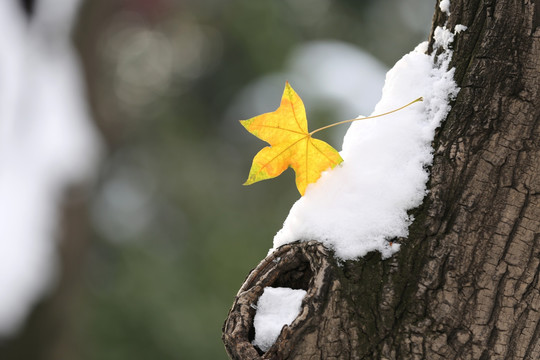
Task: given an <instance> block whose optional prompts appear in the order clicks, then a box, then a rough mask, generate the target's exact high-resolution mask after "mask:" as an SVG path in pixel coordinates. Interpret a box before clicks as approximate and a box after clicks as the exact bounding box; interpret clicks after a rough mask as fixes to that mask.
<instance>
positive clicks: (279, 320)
mask: <svg viewBox="0 0 540 360" xmlns="http://www.w3.org/2000/svg"><path fill="white" fill-rule="evenodd" d="M305 296H306V291H305V290H296V289H290V288H273V287H266V288H264V292H263V294H262V295H261V297H260V298H259V301H258V302H257V312H256V313H255V318H254V319H253V326H254V328H255V340H253V345H256V346H258V347H259V348H260V349H261V350H262V351H268V349H270V347H271V346H272V345H273V344H274V342H275V341H276V339H277V337H278V336H279V334H280V333H281V329H282V328H283V326H285V325H290V324H291V323H292V322H293V321H294V319H296V317H297V316H298V315H299V314H300V310H301V306H302V299H304V297H305Z"/></svg>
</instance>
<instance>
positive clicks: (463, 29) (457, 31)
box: [454, 24, 468, 34]
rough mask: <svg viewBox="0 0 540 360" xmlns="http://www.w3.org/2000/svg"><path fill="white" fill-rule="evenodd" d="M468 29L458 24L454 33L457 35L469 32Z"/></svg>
mask: <svg viewBox="0 0 540 360" xmlns="http://www.w3.org/2000/svg"><path fill="white" fill-rule="evenodd" d="M467 29H468V28H467V26H465V25H461V24H457V25H456V26H455V27H454V33H455V34H459V33H460V32H462V31H465V30H467Z"/></svg>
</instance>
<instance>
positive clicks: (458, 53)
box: [223, 0, 540, 360]
mask: <svg viewBox="0 0 540 360" xmlns="http://www.w3.org/2000/svg"><path fill="white" fill-rule="evenodd" d="M444 24H446V26H447V27H448V28H449V29H453V28H454V26H455V25H456V24H463V25H466V26H467V27H468V29H467V30H466V31H465V32H462V33H460V34H459V35H457V36H456V39H455V41H454V44H453V47H454V55H453V59H452V64H451V65H452V66H454V67H455V69H456V71H455V75H454V77H455V81H456V83H457V84H458V86H459V87H460V88H461V91H460V92H459V94H458V97H457V98H456V100H455V102H454V103H453V104H452V109H451V111H450V113H449V114H448V117H447V119H446V121H445V122H444V124H443V125H442V126H441V128H440V129H438V131H437V134H436V138H435V141H434V143H433V145H434V149H435V153H434V161H433V165H432V168H431V179H430V181H429V183H428V188H429V190H430V192H429V195H428V196H426V198H425V199H424V203H423V204H422V206H420V207H419V208H417V209H415V210H414V211H413V212H412V213H413V215H414V217H415V219H416V220H415V222H414V223H413V224H412V225H411V227H410V235H409V237H408V238H407V239H401V242H402V246H401V250H400V252H399V253H397V254H396V255H394V256H393V257H392V258H390V259H387V260H381V258H380V255H379V254H378V253H371V254H368V256H366V257H364V258H362V259H360V260H358V261H347V262H345V263H342V264H338V262H337V261H336V260H335V259H334V257H333V255H332V253H331V252H330V251H328V250H327V249H324V247H323V246H322V245H320V244H317V243H314V242H308V243H294V244H289V245H285V246H284V247H281V248H280V249H278V250H276V252H274V253H273V254H271V255H270V256H269V257H267V258H266V259H265V260H263V262H262V263H261V264H260V265H259V266H258V267H257V268H256V269H255V270H254V271H253V272H252V273H251V274H250V276H249V277H248V279H247V280H246V282H245V283H244V285H243V286H242V288H241V289H240V291H239V293H238V295H237V297H236V299H235V302H234V304H233V307H232V309H231V311H230V313H229V317H228V318H227V320H226V322H225V325H224V329H223V330H224V335H223V339H224V342H225V346H226V349H227V352H228V354H229V356H230V357H231V358H233V359H430V360H435V359H486V360H487V359H520V360H521V359H529V360H532V359H540V265H539V264H540V204H539V200H540V196H539V195H540V126H539V124H540V0H534V2H533V1H531V0H522V1H517V0H499V1H488V0H469V1H466V0H452V1H451V7H450V15H449V16H447V14H445V13H443V12H441V11H440V9H439V7H438V6H436V11H435V15H434V18H433V27H432V35H431V36H430V45H432V44H433V31H434V29H435V27H436V26H443V25H444ZM430 48H432V46H430ZM278 258H280V260H279V261H276V259H278ZM291 275H294V276H291ZM295 278H299V279H301V280H300V281H297V280H294V279H295ZM265 286H288V287H293V288H295V287H296V288H304V289H306V290H307V291H308V295H307V296H306V298H305V299H304V302H303V305H302V306H303V307H302V312H301V314H300V315H299V317H298V318H297V319H296V320H295V321H294V322H293V323H292V324H291V325H290V326H285V327H284V328H283V330H282V332H281V334H280V336H279V338H278V340H277V341H276V343H275V344H274V345H273V346H272V347H271V348H270V349H269V350H268V351H267V352H266V353H263V352H261V351H259V350H257V349H255V348H254V347H253V346H252V345H251V341H252V340H253V325H252V324H253V316H254V313H255V311H254V309H252V308H251V307H250V305H251V304H254V303H256V301H257V298H258V296H260V294H261V293H262V290H263V288H264V287H265Z"/></svg>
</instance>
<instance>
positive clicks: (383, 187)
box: [271, 2, 459, 260]
mask: <svg viewBox="0 0 540 360" xmlns="http://www.w3.org/2000/svg"><path fill="white" fill-rule="evenodd" d="M446 3H447V2H444V4H446ZM444 4H443V5H444ZM453 39H454V34H453V33H452V32H450V31H449V30H447V29H446V28H440V27H439V28H437V29H436V30H435V47H436V48H437V47H438V48H442V50H443V52H442V54H440V55H439V56H438V58H437V61H435V59H434V55H427V54H426V53H425V52H426V50H427V43H422V44H420V45H419V46H417V47H416V49H415V50H414V51H412V52H411V53H409V54H407V55H405V56H404V57H403V58H402V59H401V60H399V61H398V62H397V63H396V64H395V66H394V67H393V68H392V69H391V70H390V71H389V72H388V73H387V75H386V81H385V84H384V88H383V94H382V98H381V100H380V101H379V103H378V104H377V105H376V107H375V109H374V111H373V113H372V114H373V115H376V114H381V113H384V112H387V111H390V110H393V109H396V108H399V107H401V106H403V105H405V104H407V103H409V102H411V101H412V100H414V99H416V98H418V97H420V96H422V97H423V98H424V101H423V102H421V103H415V104H413V105H412V106H410V107H407V108H406V109H404V110H401V111H399V112H397V113H394V114H391V115H388V116H384V117H381V118H377V119H371V120H366V121H356V122H354V123H352V124H351V126H350V128H349V130H348V131H347V134H346V135H345V138H344V141H343V150H342V151H341V156H342V157H343V159H344V162H343V163H342V164H341V165H340V166H338V167H336V168H334V169H333V170H331V171H327V172H324V173H323V174H322V176H321V178H320V179H319V181H318V182H317V183H316V184H311V185H309V186H308V188H307V190H306V194H305V195H304V196H303V197H302V198H300V199H299V200H298V201H297V202H296V203H295V204H294V205H293V207H292V208H291V210H290V213H289V216H288V217H287V219H286V220H285V222H284V224H283V228H282V229H281V230H280V231H279V232H278V233H277V234H276V236H275V237H274V248H273V249H271V251H272V250H274V249H275V248H277V247H279V246H281V245H283V244H286V243H290V242H294V241H297V240H304V241H307V240H317V241H320V242H322V243H323V244H324V245H326V246H327V247H329V248H331V249H333V250H335V253H336V255H337V256H338V257H339V258H341V259H344V260H347V259H354V258H358V257H362V256H364V255H365V254H367V253H368V252H370V251H374V250H377V251H380V252H381V254H382V257H383V258H387V257H390V256H391V255H392V254H394V253H395V252H397V251H398V250H399V244H396V243H391V242H390V241H392V239H395V238H399V237H406V236H408V227H409V225H410V224H411V223H412V221H413V219H412V218H411V217H410V216H409V215H408V214H407V211H408V210H411V209H413V208H415V207H417V206H419V205H420V204H421V203H422V200H423V198H424V196H425V194H426V182H427V181H428V178H429V173H428V170H427V167H428V166H429V165H430V164H431V162H432V158H433V156H432V151H433V150H432V148H431V142H432V141H433V138H434V135H435V129H436V128H437V127H438V126H439V125H440V124H441V122H442V121H443V120H444V119H445V117H446V115H447V113H448V111H449V110H450V105H449V100H451V99H453V98H454V97H455V96H456V95H457V92H458V91H459V89H458V88H457V86H456V84H455V82H454V80H453V74H454V69H449V62H450V59H451V56H452V51H451V50H450V47H449V46H450V44H451V42H452V41H453Z"/></svg>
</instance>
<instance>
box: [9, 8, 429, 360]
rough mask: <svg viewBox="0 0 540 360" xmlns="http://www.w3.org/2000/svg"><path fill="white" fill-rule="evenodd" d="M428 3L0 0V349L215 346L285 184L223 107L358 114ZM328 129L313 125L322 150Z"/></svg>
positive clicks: (164, 352)
mask: <svg viewBox="0 0 540 360" xmlns="http://www.w3.org/2000/svg"><path fill="white" fill-rule="evenodd" d="M434 6H435V2H434V1H432V0H370V1H353V0H279V1H278V0H274V1H268V0H267V1H256V0H87V1H77V0H6V1H1V2H0V30H1V31H2V34H4V37H3V41H2V44H1V45H0V359H3V360H4V359H8V360H10V359H24V360H34V359H47V360H53V359H54V360H57V359H84V360H91V359H92V360H94V359H99V360H113V359H118V360H120V359H130V360H136V359H141V360H142V359H226V358H227V356H226V353H225V351H224V348H223V345H222V342H221V327H222V324H223V321H224V320H225V318H226V316H227V312H228V310H229V307H230V305H231V304H232V302H233V299H234V296H235V294H236V292H237V290H238V289H239V287H240V285H241V284H242V282H243V280H244V279H245V277H246V276H247V274H248V273H249V271H250V270H251V269H252V268H254V267H255V266H256V265H257V264H258V262H259V261H260V260H262V259H263V258H264V257H265V256H266V254H267V252H268V250H269V248H270V247H271V246H272V239H273V236H274V234H275V233H276V232H277V231H278V230H279V229H280V228H281V224H282V222H283V221H284V220H285V218H286V216H287V214H288V211H289V209H290V207H291V206H292V204H293V203H294V202H295V201H296V200H297V199H298V198H299V194H298V192H297V190H296V187H295V185H294V173H293V172H292V170H289V171H287V172H286V173H285V174H284V175H282V176H280V177H278V178H276V179H275V180H272V181H266V182H262V183H258V184H255V185H252V186H249V187H243V186H242V183H243V182H244V181H245V179H246V178H247V174H248V172H249V168H250V166H251V161H252V158H253V156H254V155H255V154H256V153H257V151H259V150H260V149H261V148H262V147H263V146H265V144H264V143H263V142H262V141H260V140H259V139H257V138H255V137H254V136H252V135H250V134H249V133H247V132H246V131H245V130H244V129H243V127H242V126H241V125H240V124H239V123H238V120H240V119H247V118H250V117H253V116H256V115H259V114H261V113H264V112H269V111H274V110H275V109H276V108H277V107H278V106H279V101H280V98H281V94H282V91H283V87H284V85H285V81H287V80H288V81H290V82H291V84H292V86H293V87H294V88H295V90H296V91H297V92H298V93H299V95H300V96H301V97H302V99H303V100H304V103H305V105H306V109H307V115H308V120H309V124H310V125H309V126H310V129H315V128H317V127H320V126H323V125H326V124H329V123H331V122H336V121H340V120H345V119H350V118H354V117H357V116H358V115H360V114H363V115H369V113H371V111H372V109H373V107H374V105H375V103H376V102H377V101H378V99H379V97H380V93H381V89H382V86H383V83H384V76H385V73H386V71H387V70H388V68H389V67H391V66H392V65H393V64H394V63H395V62H396V61H397V60H398V59H399V58H401V56H403V55H404V54H405V53H407V52H409V51H411V50H412V49H413V48H414V47H415V46H416V45H417V44H418V43H420V42H422V41H424V40H426V39H427V36H428V32H429V30H430V24H431V17H432V14H433V9H434ZM345 131H346V127H342V128H333V129H332V131H328V132H322V133H320V134H321V136H320V137H321V138H323V139H324V140H326V141H328V142H329V143H330V144H332V145H333V146H334V147H336V148H337V149H338V150H340V149H341V143H342V137H343V134H344V133H345Z"/></svg>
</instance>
